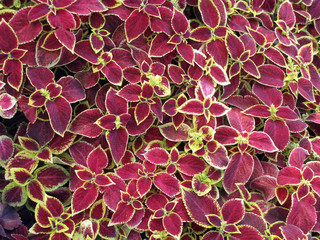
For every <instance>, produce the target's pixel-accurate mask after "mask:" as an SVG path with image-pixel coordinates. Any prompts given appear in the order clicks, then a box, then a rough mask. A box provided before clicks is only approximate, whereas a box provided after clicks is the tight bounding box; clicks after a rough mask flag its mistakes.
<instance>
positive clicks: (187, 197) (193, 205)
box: [181, 188, 220, 227]
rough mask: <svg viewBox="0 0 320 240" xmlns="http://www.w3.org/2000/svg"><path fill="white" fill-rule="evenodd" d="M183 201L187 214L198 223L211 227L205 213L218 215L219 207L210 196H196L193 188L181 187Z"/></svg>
mask: <svg viewBox="0 0 320 240" xmlns="http://www.w3.org/2000/svg"><path fill="white" fill-rule="evenodd" d="M181 193H182V199H183V203H184V205H185V207H186V209H187V211H188V214H189V216H190V217H191V219H192V220H193V221H195V222H196V223H197V224H198V225H200V226H203V227H211V224H210V222H209V221H208V219H207V217H206V216H207V215H210V214H216V215H220V207H219V204H218V203H217V202H216V200H215V199H214V198H212V197H211V196H201V197H200V196H198V195H197V194H196V193H195V192H193V190H191V189H187V188H182V189H181Z"/></svg>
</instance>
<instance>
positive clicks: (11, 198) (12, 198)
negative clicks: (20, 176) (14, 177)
mask: <svg viewBox="0 0 320 240" xmlns="http://www.w3.org/2000/svg"><path fill="white" fill-rule="evenodd" d="M27 199H28V196H27V192H26V190H25V188H24V187H22V186H18V185H17V184H16V183H15V182H11V183H9V184H8V185H7V186H6V187H5V188H4V190H3V192H2V202H3V203H7V204H8V205H9V206H12V207H20V206H22V205H24V204H25V203H26V201H27Z"/></svg>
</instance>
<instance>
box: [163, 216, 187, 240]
mask: <svg viewBox="0 0 320 240" xmlns="http://www.w3.org/2000/svg"><path fill="white" fill-rule="evenodd" d="M162 221H163V226H164V228H165V230H166V231H167V232H168V233H169V234H171V235H172V236H174V237H178V238H179V237H180V235H181V233H182V220H181V218H180V217H179V215H178V214H176V213H174V212H173V213H170V214H169V215H167V216H165V217H164V218H163V220H162Z"/></svg>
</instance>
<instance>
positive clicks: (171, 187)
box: [154, 173, 179, 197]
mask: <svg viewBox="0 0 320 240" xmlns="http://www.w3.org/2000/svg"><path fill="white" fill-rule="evenodd" d="M154 185H155V186H156V187H157V188H159V189H160V190H161V191H162V192H163V193H165V194H167V195H168V196H170V197H174V196H175V195H177V194H178V193H179V181H178V180H177V179H176V178H175V177H173V176H172V175H170V174H168V173H158V174H157V175H156V176H155V177H154Z"/></svg>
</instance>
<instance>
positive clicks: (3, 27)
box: [0, 19, 18, 53]
mask: <svg viewBox="0 0 320 240" xmlns="http://www.w3.org/2000/svg"><path fill="white" fill-rule="evenodd" d="M0 32H2V33H6V34H1V36H0V49H1V50H2V51H3V52H4V53H9V52H11V50H13V49H15V48H17V47H18V38H17V35H16V34H15V32H14V30H13V29H12V27H11V26H10V25H9V24H8V23H7V22H6V21H5V20H4V19H2V20H1V22H0Z"/></svg>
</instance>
